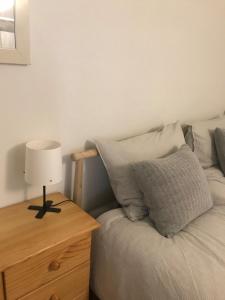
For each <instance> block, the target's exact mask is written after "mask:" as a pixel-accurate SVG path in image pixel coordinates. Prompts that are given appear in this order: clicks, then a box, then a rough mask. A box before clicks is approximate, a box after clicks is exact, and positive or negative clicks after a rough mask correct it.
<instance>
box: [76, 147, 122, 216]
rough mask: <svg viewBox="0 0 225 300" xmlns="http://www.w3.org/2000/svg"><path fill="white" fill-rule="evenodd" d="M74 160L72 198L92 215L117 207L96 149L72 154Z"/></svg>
mask: <svg viewBox="0 0 225 300" xmlns="http://www.w3.org/2000/svg"><path fill="white" fill-rule="evenodd" d="M72 160H73V161H75V181H74V193H73V200H74V201H75V202H76V203H77V204H78V205H79V206H80V207H81V208H83V209H84V210H85V211H87V212H88V213H90V214H91V215H92V216H93V217H98V216H99V215H100V214H102V213H104V212H106V211H108V210H110V209H112V208H116V207H118V203H117V202H116V200H115V197H114V194H113V192H112V189H111V186H110V184H109V179H108V175H107V173H106V170H105V167H104V165H103V162H102V160H101V158H100V156H99V155H98V152H97V150H95V149H92V150H87V151H84V152H79V153H74V154H72Z"/></svg>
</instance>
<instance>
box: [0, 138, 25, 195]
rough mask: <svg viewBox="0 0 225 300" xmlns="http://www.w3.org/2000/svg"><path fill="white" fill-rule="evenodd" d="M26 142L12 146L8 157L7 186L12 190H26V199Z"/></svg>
mask: <svg viewBox="0 0 225 300" xmlns="http://www.w3.org/2000/svg"><path fill="white" fill-rule="evenodd" d="M25 150H26V144H25V143H23V144H19V145H17V146H15V147H13V148H11V149H10V150H9V151H8V153H7V157H6V182H5V187H6V189H8V190H11V191H18V190H20V191H21V190H24V199H27V187H26V184H25V180H24V168H25Z"/></svg>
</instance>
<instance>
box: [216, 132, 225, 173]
mask: <svg viewBox="0 0 225 300" xmlns="http://www.w3.org/2000/svg"><path fill="white" fill-rule="evenodd" d="M214 139H215V144H216V152H217V158H218V160H219V165H220V168H221V170H222V171H223V174H224V175H225V129H222V128H216V130H215V132H214Z"/></svg>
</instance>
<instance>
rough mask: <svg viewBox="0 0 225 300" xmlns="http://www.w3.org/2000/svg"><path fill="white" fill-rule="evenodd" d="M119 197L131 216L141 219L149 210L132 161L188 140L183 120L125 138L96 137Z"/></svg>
mask: <svg viewBox="0 0 225 300" xmlns="http://www.w3.org/2000/svg"><path fill="white" fill-rule="evenodd" d="M95 143H96V146H97V148H98V151H99V153H100V155H101V158H102V160H103V163H104V165H105V168H106V170H107V172H108V175H109V179H110V183H111V186H112V189H113V191H114V194H115V196H116V199H117V201H118V202H119V203H120V204H121V205H122V207H123V209H124V211H125V213H126V215H127V217H128V218H129V219H130V220H132V221H136V220H140V219H142V218H144V217H145V216H146V215H147V214H148V209H147V208H146V206H145V205H144V202H143V199H142V194H141V192H140V190H139V188H138V186H137V184H136V182H135V180H134V178H133V172H132V171H131V169H130V164H131V163H134V162H138V161H143V160H148V159H154V158H158V157H162V156H165V155H168V154H171V153H173V152H175V151H177V149H179V148H180V146H181V145H183V144H184V143H185V140H184V135H183V132H182V128H181V125H180V123H179V122H176V123H173V124H169V125H166V126H164V127H163V128H162V129H161V130H156V131H153V132H148V133H145V134H142V135H139V136H135V137H132V138H129V139H125V140H122V141H112V140H103V139H100V140H95Z"/></svg>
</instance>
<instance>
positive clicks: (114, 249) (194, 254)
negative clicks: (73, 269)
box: [91, 168, 225, 300]
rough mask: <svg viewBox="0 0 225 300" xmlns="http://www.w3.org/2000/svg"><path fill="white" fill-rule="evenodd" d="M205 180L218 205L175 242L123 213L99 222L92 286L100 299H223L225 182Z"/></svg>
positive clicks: (215, 176) (212, 174) (216, 174)
mask: <svg viewBox="0 0 225 300" xmlns="http://www.w3.org/2000/svg"><path fill="white" fill-rule="evenodd" d="M207 176H208V179H209V184H210V189H211V192H212V196H213V200H214V207H213V208H212V209H211V210H210V211H208V212H207V213H205V214H203V215H202V216H200V217H199V218H197V219H196V220H194V221H193V222H192V223H191V224H189V225H188V226H187V227H186V228H185V229H184V230H183V231H181V232H180V233H178V234H177V235H176V236H174V237H173V238H172V239H167V238H165V237H162V236H161V235H160V234H159V233H158V232H157V231H156V230H155V229H154V227H153V226H152V225H151V223H150V221H149V219H148V218H146V219H145V220H143V221H139V222H135V223H133V222H131V221H129V220H128V219H127V218H126V217H125V215H124V213H123V211H122V209H115V210H111V211H109V212H107V213H105V214H103V215H102V216H100V217H99V218H98V221H99V222H100V223H101V224H102V226H101V229H100V230H98V231H97V232H96V233H95V235H94V239H93V251H92V255H93V257H92V261H93V264H92V276H91V284H92V289H93V290H94V292H95V293H96V295H97V296H98V297H99V298H100V299H101V300H149V299H154V300H176V299H179V300H185V299H191V300H195V299H202V300H205V299H207V300H208V299H209V300H213V299H215V300H220V299H221V300H222V299H225V178H224V177H223V176H222V174H221V172H220V171H218V170H217V169H215V168H212V169H210V170H208V171H207Z"/></svg>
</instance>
